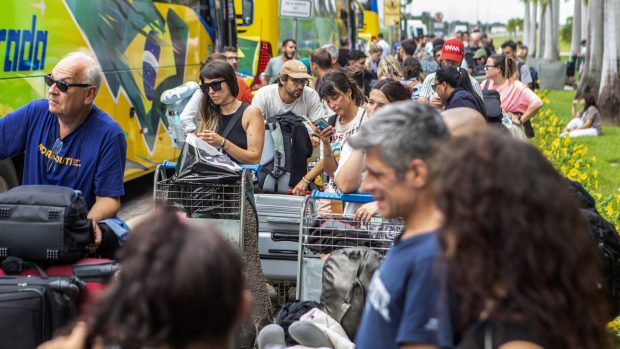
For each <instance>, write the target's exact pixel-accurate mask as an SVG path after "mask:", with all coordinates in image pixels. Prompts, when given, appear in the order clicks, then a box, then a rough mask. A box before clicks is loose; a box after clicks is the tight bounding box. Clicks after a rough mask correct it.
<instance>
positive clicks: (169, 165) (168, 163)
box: [161, 160, 177, 170]
mask: <svg viewBox="0 0 620 349" xmlns="http://www.w3.org/2000/svg"><path fill="white" fill-rule="evenodd" d="M161 167H163V168H165V169H167V170H174V169H175V168H176V167H177V163H176V162H175V161H168V160H164V162H162V163H161Z"/></svg>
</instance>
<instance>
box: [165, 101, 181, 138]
mask: <svg viewBox="0 0 620 349" xmlns="http://www.w3.org/2000/svg"><path fill="white" fill-rule="evenodd" d="M177 106H178V103H175V104H173V105H169V106H168V109H167V111H166V116H167V117H168V135H169V136H170V140H171V141H172V145H173V146H174V147H175V148H177V149H181V148H182V147H183V143H185V132H183V127H181V114H180V113H179V108H178V107H177Z"/></svg>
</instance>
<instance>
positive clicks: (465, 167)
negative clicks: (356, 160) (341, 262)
mask: <svg viewBox="0 0 620 349" xmlns="http://www.w3.org/2000/svg"><path fill="white" fill-rule="evenodd" d="M431 164H432V165H431V178H432V179H433V192H434V195H435V197H436V202H437V205H438V208H439V209H440V211H441V213H442V215H443V217H444V218H443V220H444V222H443V229H442V230H440V233H439V240H440V245H441V248H442V253H443V256H444V257H445V258H444V259H443V261H444V262H445V268H446V270H447V272H448V277H449V280H450V284H451V285H454V286H455V287H454V288H455V292H456V293H457V295H458V299H459V308H460V311H461V313H460V315H461V316H460V321H458V323H459V329H460V336H459V337H460V339H461V342H460V344H459V345H458V346H457V348H459V349H469V348H488V349H495V348H498V349H505V348H524V349H526V348H527V349H540V348H563V349H578V348H579V349H584V348H585V349H605V348H609V337H608V333H607V331H606V322H607V321H608V316H609V311H608V304H607V302H606V296H607V295H606V294H605V291H604V290H603V289H601V287H600V283H601V282H602V280H603V278H602V275H601V270H600V265H599V262H598V256H597V252H596V250H595V245H594V243H593V241H592V240H591V238H590V236H589V235H588V231H587V228H586V223H585V221H584V219H583V218H582V215H581V212H580V211H579V209H578V206H577V204H576V203H575V200H574V199H573V196H572V195H571V193H570V192H569V191H568V188H567V186H566V184H565V182H564V180H563V179H562V177H561V176H560V175H559V174H558V173H557V171H556V170H555V169H554V168H553V166H552V165H551V164H550V163H549V161H548V160H547V159H546V158H545V157H544V156H543V155H542V154H541V153H540V151H538V150H537V149H536V148H535V147H533V146H531V145H530V144H529V143H526V142H521V141H519V140H515V139H512V138H510V137H505V136H504V135H502V134H501V133H499V132H497V131H492V132H491V131H487V132H479V133H477V134H474V135H470V136H466V137H463V136H461V137H455V138H454V139H452V140H451V141H449V142H448V143H447V144H445V145H444V146H442V147H441V148H440V150H439V152H438V154H437V155H436V157H435V158H434V159H433V161H432V162H431ZM524 173H525V174H527V175H518V174H524ZM515 174H517V175H515Z"/></svg>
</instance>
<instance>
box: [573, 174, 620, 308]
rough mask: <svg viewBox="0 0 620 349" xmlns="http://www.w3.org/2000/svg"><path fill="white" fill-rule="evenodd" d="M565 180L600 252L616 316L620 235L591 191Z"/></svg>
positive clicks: (619, 293)
mask: <svg viewBox="0 0 620 349" xmlns="http://www.w3.org/2000/svg"><path fill="white" fill-rule="evenodd" d="M565 180H566V182H567V183H568V186H569V190H570V191H571V193H572V194H573V196H574V197H575V199H576V201H577V203H578V204H579V210H580V211H581V213H582V214H583V216H584V218H585V221H586V223H587V228H588V231H589V232H590V236H591V237H592V239H593V240H594V243H595V245H596V247H597V250H598V252H599V256H600V258H601V263H602V270H603V277H604V279H605V280H604V281H605V286H606V288H607V291H608V295H609V302H610V305H611V307H612V310H613V316H614V317H616V316H617V315H619V314H620V236H618V232H617V231H616V227H615V226H614V225H613V224H611V223H610V222H608V221H606V220H605V219H604V218H603V217H601V215H600V214H599V213H598V212H597V210H596V202H595V200H594V198H593V197H592V196H591V195H590V193H588V191H587V190H586V189H585V188H584V187H583V186H582V185H581V184H580V183H579V182H575V181H571V180H569V179H565Z"/></svg>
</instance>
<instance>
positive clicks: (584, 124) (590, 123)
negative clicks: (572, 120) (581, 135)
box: [577, 119, 592, 130]
mask: <svg viewBox="0 0 620 349" xmlns="http://www.w3.org/2000/svg"><path fill="white" fill-rule="evenodd" d="M590 127H592V119H588V120H587V121H586V122H584V123H583V124H582V125H581V126H579V127H577V129H578V130H584V129H586V128H590Z"/></svg>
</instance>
